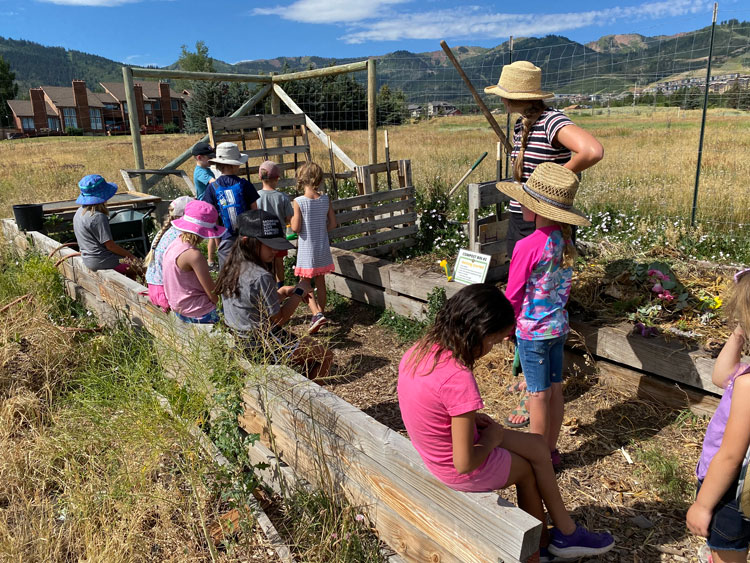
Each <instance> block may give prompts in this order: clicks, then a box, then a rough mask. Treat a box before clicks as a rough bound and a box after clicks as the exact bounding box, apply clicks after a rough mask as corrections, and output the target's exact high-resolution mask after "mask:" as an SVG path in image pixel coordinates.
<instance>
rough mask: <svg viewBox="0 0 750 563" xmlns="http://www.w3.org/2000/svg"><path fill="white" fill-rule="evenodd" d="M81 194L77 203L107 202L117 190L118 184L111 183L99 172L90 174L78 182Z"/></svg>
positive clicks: (94, 203) (93, 203)
mask: <svg viewBox="0 0 750 563" xmlns="http://www.w3.org/2000/svg"><path fill="white" fill-rule="evenodd" d="M78 187H79V188H80V190H81V195H79V196H78V199H77V200H76V203H77V204H79V205H98V204H100V203H104V202H106V201H107V200H108V199H110V198H111V197H112V196H113V195H115V193H116V192H117V184H110V183H109V182H107V181H106V180H105V179H104V178H102V177H101V176H100V175H99V174H89V175H88V176H84V177H83V178H81V181H80V182H78Z"/></svg>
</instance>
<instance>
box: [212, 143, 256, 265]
mask: <svg viewBox="0 0 750 563" xmlns="http://www.w3.org/2000/svg"><path fill="white" fill-rule="evenodd" d="M247 158H248V157H247V155H246V154H242V153H241V152H240V149H239V148H238V147H237V145H235V144H234V143H219V146H217V147H216V156H215V157H213V158H212V159H211V160H210V162H213V163H214V164H216V167H217V168H218V169H219V171H220V172H221V176H219V177H218V178H217V179H216V180H215V181H213V182H211V183H210V184H209V185H208V187H207V188H206V192H205V193H204V194H203V201H206V202H208V203H210V204H211V205H213V207H214V209H216V212H217V213H218V214H219V217H221V223H222V225H224V227H226V234H225V235H224V236H223V237H222V238H221V240H220V241H219V248H218V254H219V267H221V265H222V264H223V263H224V261H225V260H226V258H227V256H228V255H229V251H230V250H231V249H232V244H233V243H234V239H236V238H237V217H238V216H239V215H240V214H241V213H243V212H244V211H247V210H248V209H258V204H257V200H258V192H257V191H255V188H254V187H253V185H252V184H251V183H250V182H248V181H247V180H245V179H244V178H240V177H239V176H237V174H238V173H239V171H240V166H242V165H243V164H245V163H246V162H247Z"/></svg>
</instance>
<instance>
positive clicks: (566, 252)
mask: <svg viewBox="0 0 750 563" xmlns="http://www.w3.org/2000/svg"><path fill="white" fill-rule="evenodd" d="M560 229H561V230H562V237H563V244H564V245H565V246H563V257H562V266H563V268H572V267H573V264H575V261H576V258H578V251H577V250H576V245H575V244H573V227H571V226H570V225H569V224H568V223H560Z"/></svg>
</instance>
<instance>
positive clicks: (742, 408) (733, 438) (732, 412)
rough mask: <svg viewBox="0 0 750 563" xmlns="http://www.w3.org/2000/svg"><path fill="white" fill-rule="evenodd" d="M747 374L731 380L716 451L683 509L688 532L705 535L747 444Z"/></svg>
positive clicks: (749, 432) (749, 387) (749, 440)
mask: <svg viewBox="0 0 750 563" xmlns="http://www.w3.org/2000/svg"><path fill="white" fill-rule="evenodd" d="M748 401H750V377H747V376H742V377H738V378H737V379H736V380H735V382H734V394H733V395H732V406H731V407H730V409H729V420H727V426H726V428H725V429H724V436H723V438H722V439H721V446H720V447H719V451H718V452H716V455H715V456H714V458H713V459H712V460H711V464H710V465H709V466H708V472H707V473H706V478H705V479H704V480H703V485H701V490H700V491H699V492H698V497H697V498H696V499H695V502H694V503H693V505H692V506H691V507H690V509H689V510H688V512H687V526H688V528H689V529H690V531H691V532H693V533H694V534H698V535H700V536H706V537H708V531H709V530H708V527H709V525H710V524H711V516H712V515H713V512H714V508H715V507H716V505H717V503H718V502H719V500H720V499H721V497H722V496H724V493H726V492H727V489H728V488H729V486H730V485H731V484H732V483H733V482H734V481H735V479H736V478H737V475H738V473H739V470H740V468H741V467H742V461H743V460H744V458H745V454H746V453H747V447H748V445H749V444H750V409H749V408H747V405H748Z"/></svg>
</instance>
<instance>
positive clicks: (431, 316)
mask: <svg viewBox="0 0 750 563" xmlns="http://www.w3.org/2000/svg"><path fill="white" fill-rule="evenodd" d="M446 300H447V296H446V294H445V288H444V287H436V288H435V289H433V290H432V291H431V292H430V293H428V294H427V318H426V319H425V323H426V324H427V325H428V326H429V325H431V324H432V323H434V322H435V317H436V316H437V314H438V312H439V311H440V309H442V308H443V305H445V302H446Z"/></svg>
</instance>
